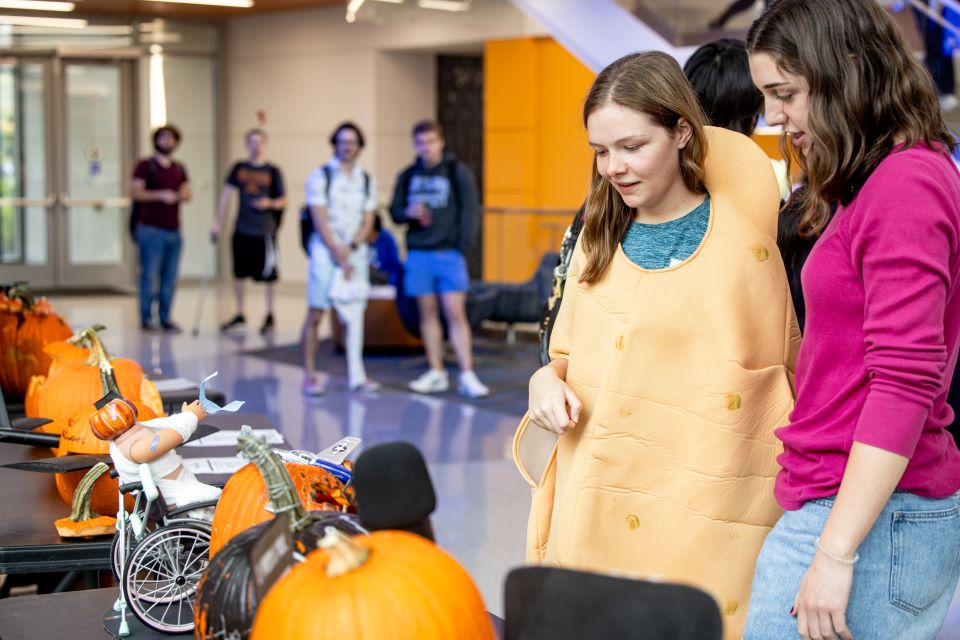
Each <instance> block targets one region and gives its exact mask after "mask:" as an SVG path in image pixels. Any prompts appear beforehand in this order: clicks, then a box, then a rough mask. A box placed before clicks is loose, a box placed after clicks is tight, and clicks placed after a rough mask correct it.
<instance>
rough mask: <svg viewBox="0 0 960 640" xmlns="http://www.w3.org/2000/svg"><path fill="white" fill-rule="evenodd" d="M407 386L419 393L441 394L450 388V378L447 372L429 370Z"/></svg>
mask: <svg viewBox="0 0 960 640" xmlns="http://www.w3.org/2000/svg"><path fill="white" fill-rule="evenodd" d="M407 386H408V387H410V390H411V391H416V392H417V393H439V392H441V391H446V390H447V389H449V388H450V376H449V374H448V373H447V372H446V370H443V371H437V370H436V369H427V370H426V371H425V372H424V373H423V374H421V375H420V377H419V378H417V379H416V380H414V381H413V382H411V383H410V384H409V385H407Z"/></svg>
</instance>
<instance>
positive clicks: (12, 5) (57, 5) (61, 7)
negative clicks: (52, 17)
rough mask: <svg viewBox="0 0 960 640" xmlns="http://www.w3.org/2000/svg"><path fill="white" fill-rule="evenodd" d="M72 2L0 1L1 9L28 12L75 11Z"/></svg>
mask: <svg viewBox="0 0 960 640" xmlns="http://www.w3.org/2000/svg"><path fill="white" fill-rule="evenodd" d="M75 7H76V5H75V4H74V3H72V2H47V1H46V0H0V9H23V10H26V11H73V10H74V8H75Z"/></svg>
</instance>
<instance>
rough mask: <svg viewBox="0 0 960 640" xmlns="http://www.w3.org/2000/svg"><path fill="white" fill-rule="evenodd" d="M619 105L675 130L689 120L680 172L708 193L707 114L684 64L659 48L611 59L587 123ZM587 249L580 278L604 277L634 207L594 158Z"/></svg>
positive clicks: (589, 101)
mask: <svg viewBox="0 0 960 640" xmlns="http://www.w3.org/2000/svg"><path fill="white" fill-rule="evenodd" d="M610 103H613V104H617V105H620V106H621V107H626V108H627V109H632V110H634V111H637V112H639V113H642V114H644V115H646V116H647V117H648V118H650V120H652V121H653V122H654V123H655V124H657V125H659V126H661V127H663V128H664V129H667V130H668V131H670V132H673V131H675V130H676V128H677V125H678V124H679V123H680V119H681V118H683V119H684V120H686V121H687V123H688V124H689V125H690V129H691V135H690V141H689V142H687V144H686V146H685V147H684V148H683V149H681V150H680V152H679V153H680V176H681V177H682V178H683V182H684V184H685V185H686V187H687V189H689V190H690V191H692V192H694V193H705V192H706V189H705V188H704V185H703V180H704V159H705V158H706V156H707V136H706V132H705V131H704V126H705V120H706V117H705V116H704V115H703V110H702V109H701V108H700V103H699V102H697V96H696V94H695V93H694V92H693V88H692V87H691V86H690V83H689V82H687V79H686V77H684V75H683V71H682V70H681V69H680V65H679V64H678V63H677V61H676V60H675V59H673V58H672V57H671V56H668V55H667V54H665V53H661V52H659V51H647V52H644V53H633V54H630V55H627V56H624V57H622V58H620V59H619V60H617V61H615V62H613V63H611V64H610V65H609V66H607V67H606V68H605V69H604V70H603V71H601V72H600V75H598V76H597V79H596V80H594V81H593V86H591V87H590V92H589V93H588V94H587V98H586V100H585V101H584V103H583V124H584V126H586V124H587V119H588V118H589V117H590V114H591V113H593V112H594V111H596V110H597V109H599V108H600V107H603V106H604V105H607V104H610ZM585 206H586V223H585V224H584V227H583V249H584V252H585V253H586V256H587V264H586V267H585V268H584V270H583V272H582V273H581V274H580V280H581V281H582V282H587V283H590V284H593V283H595V282H596V281H598V280H599V279H600V278H601V277H603V274H604V272H605V271H606V270H607V267H609V266H610V262H611V261H612V260H613V256H614V254H615V253H616V250H617V245H619V244H620V241H621V240H623V236H624V235H626V233H627V230H628V229H629V228H630V223H631V222H632V221H633V218H634V211H633V209H631V208H630V207H628V206H627V205H626V203H625V202H624V201H623V198H622V197H621V196H620V194H619V193H617V191H616V189H614V188H613V185H611V184H610V182H608V181H607V180H606V179H604V178H603V177H602V176H601V175H600V173H599V171H597V163H596V162H594V163H593V169H592V170H591V176H590V192H589V193H588V194H587V202H586V205H585Z"/></svg>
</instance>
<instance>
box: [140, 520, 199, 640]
mask: <svg viewBox="0 0 960 640" xmlns="http://www.w3.org/2000/svg"><path fill="white" fill-rule="evenodd" d="M209 552H210V532H209V530H207V529H205V528H204V527H202V526H197V525H195V524H193V523H188V522H178V523H176V524H171V525H168V526H165V527H161V528H159V529H157V530H156V531H153V532H151V533H149V534H148V535H147V536H146V537H144V538H143V540H141V541H140V543H139V544H137V546H136V547H135V548H134V549H133V551H132V552H131V553H130V559H129V560H128V561H127V566H126V571H125V572H124V577H123V584H122V588H123V594H124V597H125V598H126V600H127V604H128V606H129V607H130V610H131V611H133V614H134V615H135V616H136V617H137V619H138V620H140V622H142V623H143V624H145V625H146V626H148V627H150V628H151V629H155V630H157V631H160V632H163V633H184V632H188V631H192V630H193V624H194V623H193V605H194V601H195V599H196V594H197V583H198V582H200V578H201V577H202V576H203V572H204V571H205V570H206V568H207V562H208V558H209Z"/></svg>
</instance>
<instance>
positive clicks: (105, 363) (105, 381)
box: [79, 325, 121, 395]
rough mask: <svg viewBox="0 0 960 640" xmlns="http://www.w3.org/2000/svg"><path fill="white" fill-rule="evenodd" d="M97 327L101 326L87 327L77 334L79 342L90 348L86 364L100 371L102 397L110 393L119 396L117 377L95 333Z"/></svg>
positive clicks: (108, 355) (101, 342) (104, 348)
mask: <svg viewBox="0 0 960 640" xmlns="http://www.w3.org/2000/svg"><path fill="white" fill-rule="evenodd" d="M98 327H101V328H102V325H94V326H92V327H87V328H86V329H84V330H83V331H81V332H80V334H79V335H80V337H81V340H82V341H83V342H86V343H87V345H88V346H89V347H90V358H89V359H88V360H87V364H88V365H90V366H94V367H97V368H98V369H100V384H101V386H102V388H103V395H107V394H108V393H110V392H111V391H113V392H115V393H116V394H117V395H121V394H120V385H118V384H117V376H116V374H115V373H114V371H113V365H111V364H110V354H109V353H108V352H107V349H106V347H104V346H103V341H102V340H100V335H99V334H98V333H97V328H98ZM101 330H102V329H101Z"/></svg>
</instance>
